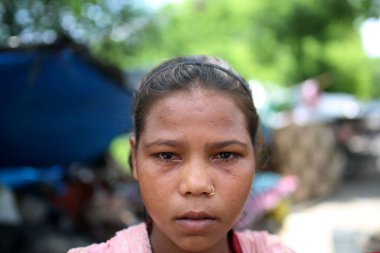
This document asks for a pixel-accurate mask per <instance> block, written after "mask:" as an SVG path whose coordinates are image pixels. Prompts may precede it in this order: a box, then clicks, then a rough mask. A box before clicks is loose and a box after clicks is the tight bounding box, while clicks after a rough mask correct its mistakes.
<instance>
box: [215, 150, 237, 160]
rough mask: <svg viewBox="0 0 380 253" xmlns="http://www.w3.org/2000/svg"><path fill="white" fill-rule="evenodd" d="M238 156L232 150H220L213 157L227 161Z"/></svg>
mask: <svg viewBox="0 0 380 253" xmlns="http://www.w3.org/2000/svg"><path fill="white" fill-rule="evenodd" d="M238 158H239V155H238V154H236V153H233V152H220V153H218V154H216V156H215V158H214V159H217V160H221V161H225V162H229V161H235V160H237V159H238Z"/></svg>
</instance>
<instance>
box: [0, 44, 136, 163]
mask: <svg viewBox="0 0 380 253" xmlns="http://www.w3.org/2000/svg"><path fill="white" fill-rule="evenodd" d="M131 113H132V94H131V92H129V91H128V90H127V89H125V88H122V86H121V85H118V84H116V83H115V81H113V79H112V78H111V77H110V76H109V75H107V74H106V72H104V71H101V69H100V68H99V66H97V64H95V61H94V60H93V59H92V58H91V57H89V56H88V54H85V53H83V52H82V51H80V50H78V49H76V48H75V47H71V46H67V47H66V46H59V47H48V48H36V49H34V50H17V51H0V168H1V167H3V168H5V167H17V166H36V167H43V166H45V167H46V166H52V165H57V164H60V165H67V164H70V163H72V162H75V161H88V160H91V159H95V158H96V157H97V156H99V155H101V154H102V153H104V152H105V151H106V150H107V149H108V146H109V144H110V142H111V141H112V139H113V138H114V137H116V136H118V135H120V134H122V133H125V132H128V131H130V130H131V128H132V118H131Z"/></svg>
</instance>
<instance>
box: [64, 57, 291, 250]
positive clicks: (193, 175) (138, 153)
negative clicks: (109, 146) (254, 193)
mask: <svg viewBox="0 0 380 253" xmlns="http://www.w3.org/2000/svg"><path fill="white" fill-rule="evenodd" d="M134 117H135V133H134V135H133V136H132V137H131V139H130V142H131V147H132V163H133V176H134V177H135V178H136V180H137V181H138V183H139V186H140V190H141V196H142V198H143V201H144V204H145V207H146V210H147V213H148V214H149V218H148V219H147V222H146V223H142V224H139V225H136V226H132V227H129V228H128V229H125V230H122V231H120V232H118V233H117V234H116V235H115V237H113V238H111V239H110V240H109V241H107V242H105V243H101V244H94V245H91V246H88V247H85V248H78V249H72V250H70V251H69V253H85V252H86V253H100V252H103V253H107V252H108V253H111V252H112V253H116V252H118V253H119V252H120V253H122V252H123V253H148V252H149V253H150V252H153V253H177V252H178V253H180V252H198V253H201V252H207V253H239V252H243V253H287V252H292V251H291V250H290V249H288V248H287V247H285V246H284V245H282V244H281V243H280V241H279V239H278V237H275V236H271V235H269V234H268V233H266V232H254V231H248V230H247V231H244V232H237V231H234V229H233V228H234V225H235V224H236V223H237V222H238V219H239V216H240V215H241V213H242V210H243V209H244V205H245V203H246V200H247V198H248V195H249V192H250V189H251V184H252V181H253V178H254V175H255V166H256V161H258V154H259V145H258V144H259V142H258V141H257V139H258V125H259V118H258V115H257V112H256V109H255V107H254V104H253V101H252V96H251V92H250V89H249V87H248V85H247V83H246V82H245V81H244V80H243V79H242V78H241V77H240V76H239V75H238V74H237V73H236V72H235V71H234V70H232V68H231V67H230V66H229V65H228V64H227V63H226V62H224V61H221V60H219V59H216V58H212V57H207V56H191V57H180V58H175V59H172V60H169V61H166V62H164V63H163V64H162V65H160V66H158V67H157V68H155V69H153V70H152V71H151V72H150V73H148V74H147V76H146V77H145V78H144V79H143V80H142V83H141V86H140V88H139V90H138V92H137V94H136V107H135V115H134Z"/></svg>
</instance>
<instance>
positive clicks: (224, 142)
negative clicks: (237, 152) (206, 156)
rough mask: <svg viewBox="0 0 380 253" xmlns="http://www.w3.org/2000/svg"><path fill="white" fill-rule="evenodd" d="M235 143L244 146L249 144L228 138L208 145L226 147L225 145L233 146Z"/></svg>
mask: <svg viewBox="0 0 380 253" xmlns="http://www.w3.org/2000/svg"><path fill="white" fill-rule="evenodd" d="M233 145H238V146H242V147H244V148H245V147H247V146H248V145H247V144H246V143H244V142H241V141H238V140H227V141H221V142H215V143H211V144H209V145H208V146H210V147H213V148H224V147H227V146H233Z"/></svg>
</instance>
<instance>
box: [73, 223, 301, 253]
mask: <svg viewBox="0 0 380 253" xmlns="http://www.w3.org/2000/svg"><path fill="white" fill-rule="evenodd" d="M236 236H237V238H238V240H239V243H240V247H241V249H242V251H243V253H294V251H292V250H290V249H289V248H287V247H286V246H284V245H283V244H282V243H281V242H280V239H279V237H278V236H274V235H270V234H268V233H267V232H256V231H250V230H245V231H243V232H236ZM68 253H152V249H151V248H150V243H149V238H148V232H147V229H146V225H145V223H141V224H138V225H136V226H131V227H129V228H127V229H124V230H121V231H119V232H117V233H116V235H115V236H114V237H113V238H111V239H110V240H108V241H107V242H104V243H100V244H92V245H90V246H88V247H84V248H75V249H71V250H69V251H68Z"/></svg>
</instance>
